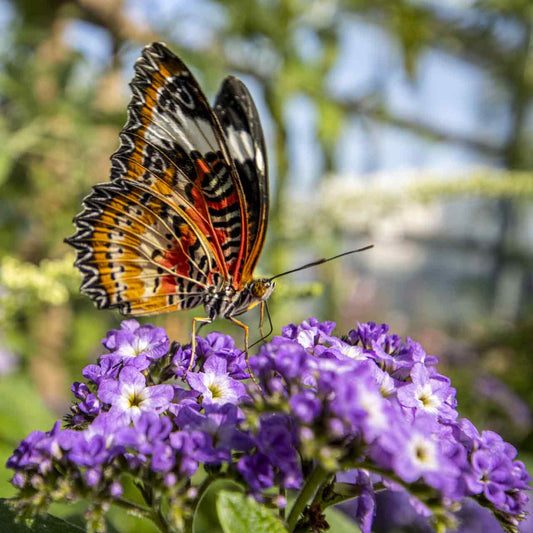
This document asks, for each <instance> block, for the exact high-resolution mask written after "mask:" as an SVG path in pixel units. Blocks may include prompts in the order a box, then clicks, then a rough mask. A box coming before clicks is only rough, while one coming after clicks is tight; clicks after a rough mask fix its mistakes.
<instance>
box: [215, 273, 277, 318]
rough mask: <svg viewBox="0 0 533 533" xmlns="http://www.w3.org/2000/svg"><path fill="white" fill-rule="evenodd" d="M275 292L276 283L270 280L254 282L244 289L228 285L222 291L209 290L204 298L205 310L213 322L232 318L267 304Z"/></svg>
mask: <svg viewBox="0 0 533 533" xmlns="http://www.w3.org/2000/svg"><path fill="white" fill-rule="evenodd" d="M273 290H274V283H272V282H269V281H268V280H253V281H252V282H250V283H248V284H247V285H245V286H244V287H243V288H242V289H239V290H237V289H235V288H234V287H232V286H231V285H226V286H225V287H223V288H222V290H215V289H211V290H209V291H208V292H207V293H206V295H205V297H204V309H205V312H206V314H207V316H208V317H209V318H210V319H211V320H215V319H216V318H219V317H223V318H231V317H233V316H238V315H241V314H243V313H245V312H246V311H248V310H250V309H252V308H253V307H255V306H256V305H258V304H260V303H261V302H265V301H266V300H267V299H268V298H269V297H270V295H271V294H272V292H273Z"/></svg>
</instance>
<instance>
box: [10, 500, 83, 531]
mask: <svg viewBox="0 0 533 533" xmlns="http://www.w3.org/2000/svg"><path fill="white" fill-rule="evenodd" d="M15 518H16V515H15V512H14V511H13V509H12V508H11V507H10V506H9V504H8V502H7V500H5V499H0V531H6V532H7V531H9V533H31V532H36V533H83V532H84V531H85V530H84V529H82V528H80V527H78V526H74V525H72V524H69V523H68V522H65V521H64V520H61V519H59V518H56V517H55V516H52V515H45V516H38V517H36V518H35V519H33V520H32V521H31V522H24V521H21V522H18V523H17V522H15Z"/></svg>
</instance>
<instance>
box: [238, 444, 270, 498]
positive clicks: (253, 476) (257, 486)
mask: <svg viewBox="0 0 533 533" xmlns="http://www.w3.org/2000/svg"><path fill="white" fill-rule="evenodd" d="M237 470H238V472H239V473H240V474H241V476H242V477H243V478H244V481H246V483H248V485H249V486H250V488H251V489H252V492H256V493H259V492H261V491H263V490H266V489H269V488H270V487H272V486H273V485H274V469H273V468H272V463H271V462H270V460H269V458H268V456H267V455H265V454H264V453H261V452H258V453H254V454H253V455H245V456H244V457H242V458H241V459H239V462H238V463H237Z"/></svg>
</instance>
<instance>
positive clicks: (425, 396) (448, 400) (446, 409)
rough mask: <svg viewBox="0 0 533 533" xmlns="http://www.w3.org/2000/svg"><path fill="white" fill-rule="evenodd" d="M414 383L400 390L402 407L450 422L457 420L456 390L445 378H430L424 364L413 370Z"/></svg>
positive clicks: (416, 365) (416, 366) (399, 397)
mask: <svg viewBox="0 0 533 533" xmlns="http://www.w3.org/2000/svg"><path fill="white" fill-rule="evenodd" d="M410 375H411V381H412V383H410V384H408V385H405V386H403V387H400V388H399V389H398V401H399V402H400V404H401V405H403V406H404V407H408V408H413V409H415V410H418V411H422V412H425V413H428V414H431V415H433V416H437V415H438V416H441V417H443V418H447V419H449V420H454V419H455V418H457V411H456V410H455V405H456V401H455V389H453V388H452V387H450V381H449V379H447V378H444V376H438V375H437V376H430V375H429V373H428V371H427V368H426V367H425V366H424V365H423V364H422V363H415V365H414V366H413V367H412V369H411V374H410Z"/></svg>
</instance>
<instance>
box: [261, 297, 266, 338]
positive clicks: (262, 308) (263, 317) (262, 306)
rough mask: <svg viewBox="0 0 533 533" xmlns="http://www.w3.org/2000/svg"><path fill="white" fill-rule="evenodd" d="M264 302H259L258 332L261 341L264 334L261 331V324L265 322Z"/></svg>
mask: <svg viewBox="0 0 533 533" xmlns="http://www.w3.org/2000/svg"><path fill="white" fill-rule="evenodd" d="M265 305H266V303H265V302H261V308H260V309H259V331H260V332H261V339H264V338H265V332H264V330H263V322H264V320H265Z"/></svg>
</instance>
